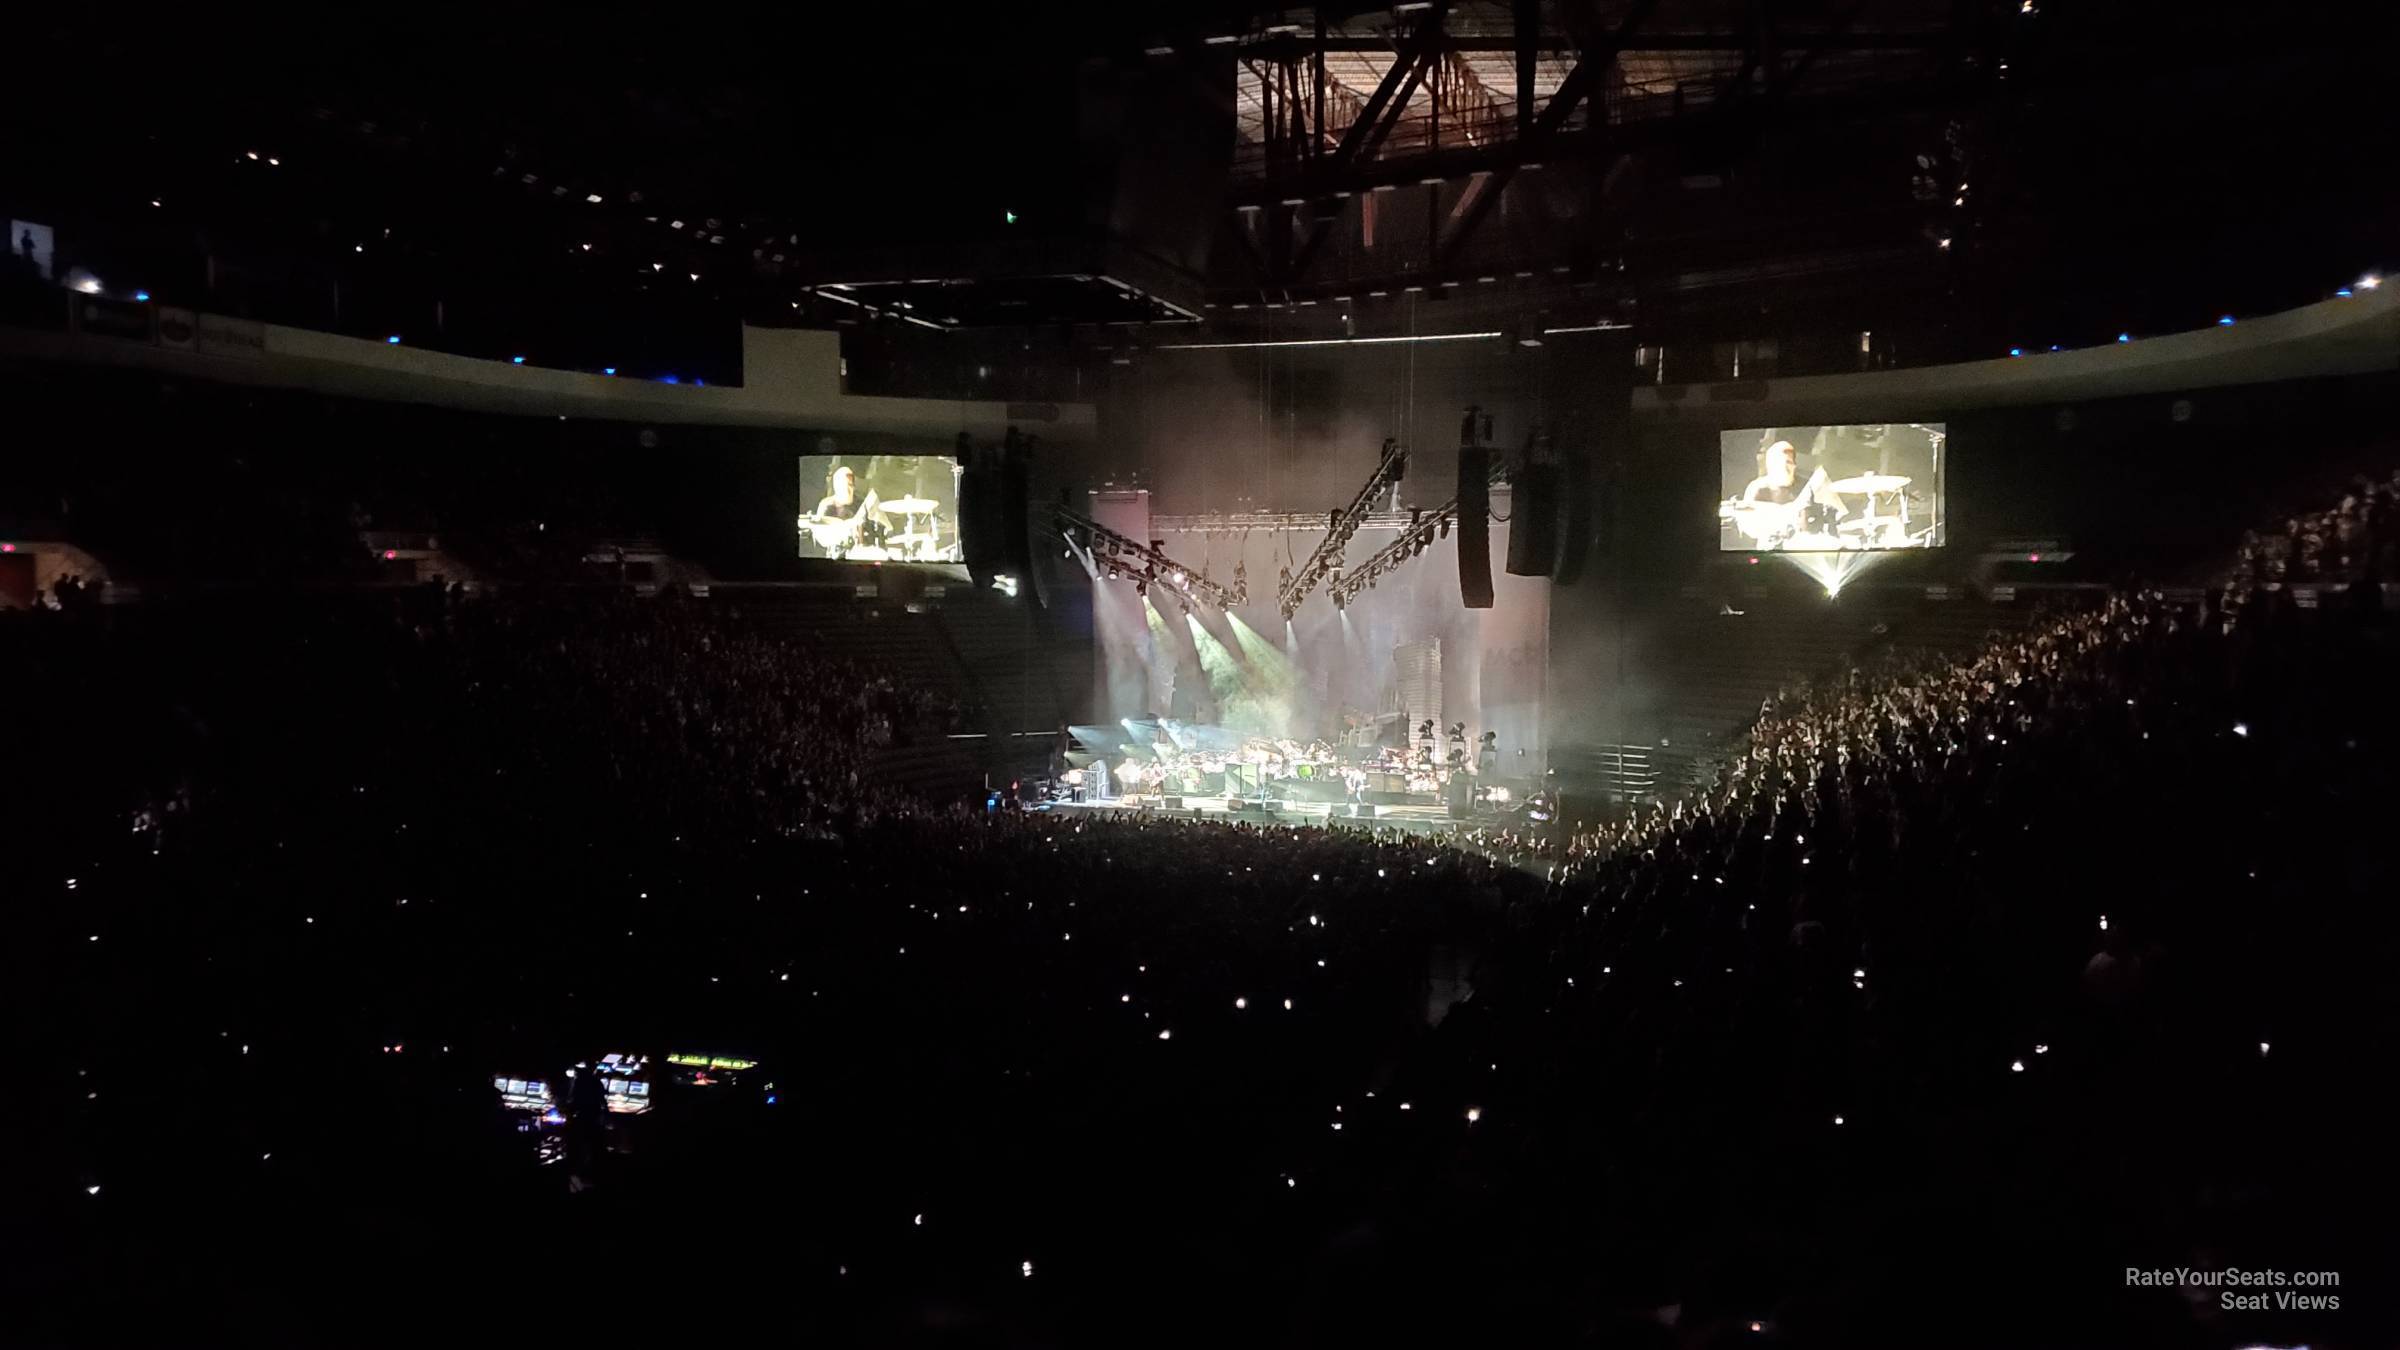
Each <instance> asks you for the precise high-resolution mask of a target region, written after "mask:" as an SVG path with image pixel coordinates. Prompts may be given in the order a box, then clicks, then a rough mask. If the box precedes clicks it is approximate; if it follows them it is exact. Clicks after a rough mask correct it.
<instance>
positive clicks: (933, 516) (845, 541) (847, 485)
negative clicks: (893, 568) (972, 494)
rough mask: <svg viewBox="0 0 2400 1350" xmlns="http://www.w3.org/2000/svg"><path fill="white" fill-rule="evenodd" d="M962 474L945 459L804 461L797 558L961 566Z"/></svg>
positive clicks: (863, 457) (872, 457)
mask: <svg viewBox="0 0 2400 1350" xmlns="http://www.w3.org/2000/svg"><path fill="white" fill-rule="evenodd" d="M959 472H960V469H959V464H958V461H957V460H956V459H955V458H954V457H952V456H950V455H802V456H801V457H800V520H799V544H800V556H801V557H803V558H837V559H843V560H846V561H850V562H921V563H955V562H958V561H959V560H960V558H961V557H962V556H963V555H962V554H961V553H960V550H959V539H958V523H959V518H958V479H959Z"/></svg>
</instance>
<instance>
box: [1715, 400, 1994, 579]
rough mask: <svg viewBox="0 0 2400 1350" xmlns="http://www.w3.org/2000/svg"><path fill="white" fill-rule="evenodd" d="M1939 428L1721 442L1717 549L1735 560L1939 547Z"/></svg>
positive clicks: (1761, 434) (1829, 430)
mask: <svg viewBox="0 0 2400 1350" xmlns="http://www.w3.org/2000/svg"><path fill="white" fill-rule="evenodd" d="M1948 440H1949V432H1948V431H1947V429H1946V428H1945V427H1944V425H1943V424H1942V423H1940V422H1878V423H1869V424H1865V425H1858V426H1834V427H1759V428H1752V429H1749V430H1743V431H1727V432H1723V433H1721V434H1720V435H1719V437H1718V443H1717V449H1718V454H1719V468H1718V495H1719V498H1720V500H1719V502H1718V505H1717V518H1718V520H1719V522H1720V531H1719V535H1718V544H1717V547H1718V548H1720V549H1721V550H1723V551H1725V552H1728V553H1763V552H1779V553H1865V552H1877V551H1881V550H1885V549H1902V548H1939V547H1941V546H1942V544H1943V543H1944V538H1943V536H1944V533H1945V531H1946V529H1947V528H1948V516H1947V512H1946V506H1947V503H1945V502H1944V500H1943V498H1942V467H1943V458H1944V455H1943V451H1944V447H1945V443H1946V442H1947V441H1948Z"/></svg>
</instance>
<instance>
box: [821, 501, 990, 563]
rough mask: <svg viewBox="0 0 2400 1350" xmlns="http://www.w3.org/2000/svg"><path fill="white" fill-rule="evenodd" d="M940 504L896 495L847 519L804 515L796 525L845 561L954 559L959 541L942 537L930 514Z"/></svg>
mask: <svg viewBox="0 0 2400 1350" xmlns="http://www.w3.org/2000/svg"><path fill="white" fill-rule="evenodd" d="M938 506H939V503H936V502H934V501H932V500H931V499H929V498H925V497H894V498H892V499H891V500H889V501H884V502H878V503H877V504H876V507H875V509H874V510H872V511H865V512H861V513H860V514H859V515H857V516H855V517H852V518H849V519H843V518H842V517H840V516H828V515H816V514H810V515H805V516H802V517H800V529H801V530H802V532H804V533H806V534H807V535H809V537H811V538H813V539H815V540H816V543H817V547H818V548H820V549H822V550H824V551H825V554H826V555H827V556H828V557H833V558H840V559H843V560H845V561H849V562H956V561H957V560H958V541H957V540H956V539H951V540H948V541H944V539H943V538H942V523H941V521H940V519H939V518H938V517H936V516H935V514H934V512H935V510H936V509H937V508H938ZM895 517H896V518H897V520H898V528H896V529H895V528H894V527H893V525H892V523H891V522H892V520H893V518H895Z"/></svg>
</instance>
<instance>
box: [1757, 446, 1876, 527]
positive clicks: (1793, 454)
mask: <svg viewBox="0 0 2400 1350" xmlns="http://www.w3.org/2000/svg"><path fill="white" fill-rule="evenodd" d="M1742 500H1743V501H1745V502H1763V503H1765V504H1767V505H1770V506H1794V507H1798V506H1806V505H1809V504H1814V505H1817V506H1821V507H1824V508H1825V509H1826V510H1828V511H1830V512H1832V513H1833V516H1834V517H1835V518H1837V519H1838V518H1839V517H1841V516H1845V515H1848V514H1849V512H1850V505H1849V503H1847V502H1845V501H1843V500H1842V496H1841V494H1840V493H1838V492H1835V491H1834V490H1833V484H1832V483H1831V482H1830V481H1829V480H1828V479H1827V478H1826V476H1825V466H1824V465H1822V464H1820V465H1818V466H1817V467H1816V468H1814V469H1812V470H1810V471H1809V475H1808V481H1807V482H1805V483H1803V482H1801V481H1800V454H1799V452H1798V451H1796V450H1794V449H1793V448H1792V443H1791V442H1790V441H1777V442H1775V443H1774V444H1773V445H1770V446H1768V447H1767V450H1766V456H1765V460H1764V463H1763V464H1762V465H1761V471H1760V473H1759V475H1758V477H1756V478H1753V479H1751V480H1750V485H1749V486H1748V487H1745V488H1743V489H1742Z"/></svg>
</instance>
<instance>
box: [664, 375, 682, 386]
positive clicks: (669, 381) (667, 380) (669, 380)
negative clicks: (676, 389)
mask: <svg viewBox="0 0 2400 1350" xmlns="http://www.w3.org/2000/svg"><path fill="white" fill-rule="evenodd" d="M658 382H659V383H660V384H681V383H683V381H681V380H679V379H676V378H675V377H674V376H672V375H661V376H659V377H658Z"/></svg>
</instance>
